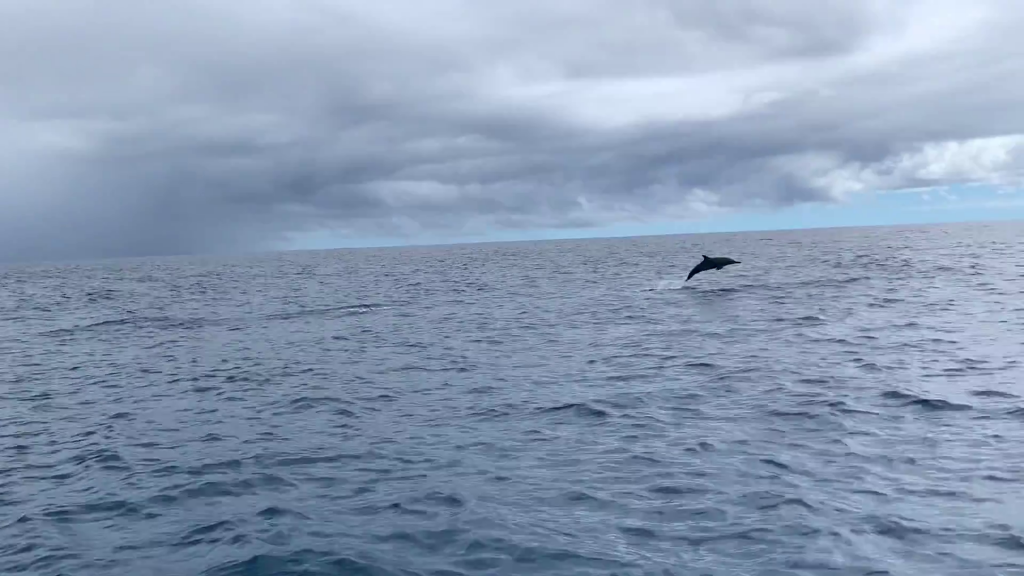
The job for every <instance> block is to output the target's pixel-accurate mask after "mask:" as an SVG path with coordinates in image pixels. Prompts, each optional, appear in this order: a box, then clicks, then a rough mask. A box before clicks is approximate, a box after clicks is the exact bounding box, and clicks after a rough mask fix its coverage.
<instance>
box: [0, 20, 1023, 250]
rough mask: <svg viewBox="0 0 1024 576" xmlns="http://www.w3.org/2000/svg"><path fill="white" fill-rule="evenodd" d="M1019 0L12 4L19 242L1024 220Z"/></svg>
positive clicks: (100, 244)
mask: <svg viewBox="0 0 1024 576" xmlns="http://www.w3.org/2000/svg"><path fill="white" fill-rule="evenodd" d="M1022 24H1024V4H1022V3H1020V2H1015V1H1011V0H976V1H974V2H969V3H968V2H960V1H953V0H903V1H901V2H892V1H890V0H885V1H882V0H835V1H832V2H820V1H812V0H776V1H773V2H763V1H756V0H720V1H716V2H705V1H697V0H692V1H691V0H674V1H670V0H543V1H541V0H516V1H514V2H513V1H511V0H495V1H493V2H490V1H489V2H480V1H476V0H430V1H423V0H390V1H388V2H365V1H361V0H358V1H357V0H244V1H242V0H219V1H218V2H208V1H199V0H179V1H177V2H173V3H147V2H137V1H134V0H106V1H105V2H98V3H80V2H67V1H65V0H32V1H31V2H29V1H26V0H0V77H2V78H3V82H0V261H18V260H43V259H76V258H97V257H118V256H146V255H166V254H200V253H225V252H237V251H253V250H264V249H279V248H304V247H315V248H324V247H331V246H360V245H376V244H401V243H437V242H457V241H464V240H482V239H485V240H486V239H497V240H506V239H520V238H555V237H579V236H586V235H631V234H648V233H677V232H701V231H726V230H747V229H776V228H793V227H807V226H813V227H817V226H836V225H863V224H888V223H910V222H934V221H953V220H982V219H991V218H1022V217H1024V192H1021V191H1020V189H1021V186H1022V183H1024V180H1022V176H1024V172H1022V169H1024V147H1022V143H1024V107H1022V106H1021V105H1020V102H1022V101H1024V68H1022V67H1021V66H1020V65H1019V60H1018V57H1019V56H1021V55H1022V53H1024V40H1022V39H1021V35H1020V32H1019V30H1020V29H1021V25H1022Z"/></svg>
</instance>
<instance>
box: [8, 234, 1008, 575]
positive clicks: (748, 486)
mask: <svg viewBox="0 0 1024 576" xmlns="http://www.w3.org/2000/svg"><path fill="white" fill-rule="evenodd" d="M1022 252H1024V224H1020V223H993V224H970V225H941V226H927V227H924V226H922V227H903V228H860V229H833V230H816V231H786V232H752V233H742V234H714V235H710V234H709V235H694V236H678V237H654V238H634V239H610V240H586V241H556V242H536V243H512V244H489V245H464V246H448V247H415V248H403V249H380V250H377V249H373V250H348V251H344V250H342V251H316V252H286V253H276V254H264V255H252V256H239V257H230V258H228V257H224V258H159V259H149V260H144V259H140V260H122V261H105V262H97V263H88V264H67V265H38V266H16V267H14V266H8V267H6V268H3V269H0V574H5V575H6V574H32V575H35V574H38V575H47V576H55V575H58V574H60V575H64V576H99V575H104V576H106V575H119V576H120V575H125V576H148V575H154V576H157V575H159V576H177V575H183V576H184V575H202V576H235V575H238V576H241V575H313V574H318V575H319V574H339V575H341V574H345V575H349V574H352V575H376V576H384V575H404V576H412V575H432V576H458V575H476V574H488V575H506V574H516V575H518V574H522V575H619V576H627V575H658V576H668V575H703V574H707V575H714V576H722V575H740V574H745V575H764V576H768V575H773V576H781V575H791V574H801V575H810V574H815V575H817V574H829V575H869V574H870V575H874V576H880V575H884V574H890V575H907V576H911V575H913V576H933V575H935V576H938V575H946V574H956V575H978V576H982V575H986V576H987V575H1009V574H1024V482H1022V481H1024V365H1022V362H1024V281H1022V280H1024V278H1022V276H1024V256H1022ZM701 254H708V255H710V256H731V257H733V258H735V259H737V260H740V261H741V262H742V264H739V265H736V266H731V267H729V268H727V269H725V270H722V271H711V272H705V273H703V274H700V275H698V276H696V277H694V279H693V280H691V281H689V282H683V280H684V279H685V277H686V273H687V272H688V271H689V269H690V267H692V266H693V265H694V264H696V263H697V262H698V261H699V260H700V255H701Z"/></svg>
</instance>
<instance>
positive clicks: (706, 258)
mask: <svg viewBox="0 0 1024 576" xmlns="http://www.w3.org/2000/svg"><path fill="white" fill-rule="evenodd" d="M701 256H703V257H704V259H705V260H710V258H708V257H707V254H701Z"/></svg>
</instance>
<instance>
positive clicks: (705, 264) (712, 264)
mask: <svg viewBox="0 0 1024 576" xmlns="http://www.w3.org/2000/svg"><path fill="white" fill-rule="evenodd" d="M701 256H704V255H703V254H701ZM730 264H739V261H738V260H733V259H732V258H726V257H724V256H723V257H717V258H709V257H707V256H704V259H703V260H701V261H700V264H697V265H696V266H694V267H693V270H690V273H689V274H687V275H686V281H687V282H689V281H690V278H693V277H694V275H696V274H700V273H701V272H703V271H705V270H721V269H722V268H725V267H726V266H728V265H730Z"/></svg>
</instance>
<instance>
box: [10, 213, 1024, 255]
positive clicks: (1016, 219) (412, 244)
mask: <svg viewBox="0 0 1024 576" xmlns="http://www.w3.org/2000/svg"><path fill="white" fill-rule="evenodd" d="M1012 222H1022V223H1024V218H1021V217H1019V216H1013V217H1006V218H999V217H995V218H988V219H981V220H945V221H936V222H905V223H883V224H838V225H832V226H814V225H811V226H792V227H782V228H748V229H736V230H714V231H709V232H685V231H684V232H653V233H649V234H643V233H641V234H620V235H617V234H604V235H601V234H596V235H580V236H568V237H565V238H519V239H502V240H453V241H449V242H430V243H416V242H407V243H382V244H374V245H367V246H335V247H326V248H270V249H261V250H243V251H227V252H200V253H188V252H183V253H178V254H151V255H140V256H106V257H95V258H70V259H66V260H45V259H44V260H20V261H18V260H14V261H0V268H12V267H20V266H41V265H72V264H78V265H82V264H90V263H96V264H99V263H111V262H119V261H124V260H144V259H165V258H224V257H239V256H262V255H270V254H281V253H290V252H331V251H355V250H394V249H403V248H444V247H456V246H476V245H487V244H523V243H531V242H532V243H544V242H566V241H579V240H628V239H634V238H660V237H672V236H713V235H722V234H759V233H760V234H763V233H772V232H801V231H824V230H847V229H858V228H921V227H928V226H949V225H972V224H990V223H1012ZM595 230H599V229H595Z"/></svg>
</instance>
